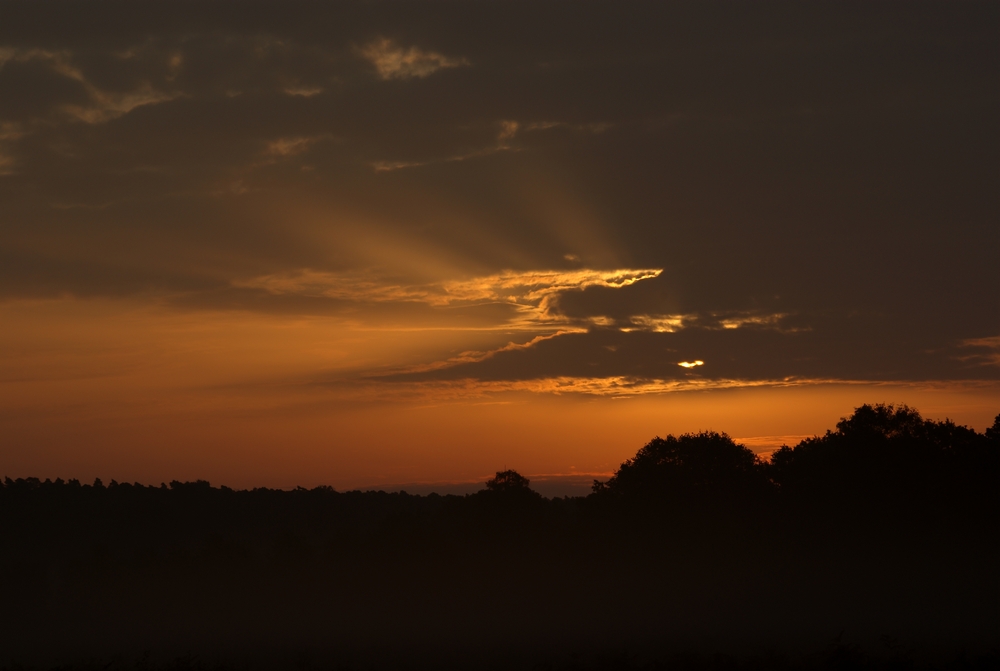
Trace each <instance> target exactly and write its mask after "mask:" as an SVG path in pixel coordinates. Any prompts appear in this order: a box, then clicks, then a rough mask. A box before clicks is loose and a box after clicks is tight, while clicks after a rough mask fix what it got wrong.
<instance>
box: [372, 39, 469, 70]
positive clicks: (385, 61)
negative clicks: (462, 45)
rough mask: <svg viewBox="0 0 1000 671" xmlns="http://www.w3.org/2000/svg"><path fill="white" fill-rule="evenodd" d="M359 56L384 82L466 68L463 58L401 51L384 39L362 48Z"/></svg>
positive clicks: (410, 48) (416, 51)
mask: <svg viewBox="0 0 1000 671" xmlns="http://www.w3.org/2000/svg"><path fill="white" fill-rule="evenodd" d="M360 53H361V55H362V56H363V57H364V58H366V59H367V60H368V61H370V62H371V64H372V65H374V66H375V69H376V71H377V72H378V76H379V77H380V78H381V79H385V80H389V79H412V78H414V77H416V78H423V77H428V76H430V75H432V74H434V73H435V72H437V71H438V70H444V69H448V68H458V67H465V66H468V65H470V63H469V60H468V59H467V58H462V57H457V58H455V57H451V56H445V55H444V54H440V53H437V52H435V51H425V50H423V49H421V48H419V47H415V46H413V47H409V48H403V47H400V46H398V45H397V44H396V43H395V42H393V41H392V40H390V39H388V38H384V37H383V38H380V39H377V40H375V41H374V42H371V43H370V44H368V45H366V46H364V47H362V48H361V50H360Z"/></svg>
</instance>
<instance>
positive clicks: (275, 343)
mask: <svg viewBox="0 0 1000 671" xmlns="http://www.w3.org/2000/svg"><path fill="white" fill-rule="evenodd" d="M998 54H1000V5H998V4H997V3H995V2H990V3H976V2H954V3H919V2H907V3H873V2H863V3H862V2H857V3H844V2H830V3H821V2H803V3H788V4H783V3H749V2H739V3H737V2H733V3H722V2H704V3H702V2H699V3H683V4H670V3H662V2H650V3H645V2H636V3H617V2H604V3H591V2H548V3H546V2H437V3H416V2H409V1H407V2H398V3H378V2H364V3H318V2H308V3H302V2H299V3H295V2H281V3H277V2H270V3H262V2H247V3H240V4H236V3H222V2H219V3H205V2H179V1H171V2H137V3H133V2H128V3H125V2H102V3H89V2H45V3H39V2H3V3H2V4H0V477H3V476H5V475H6V476H10V477H27V476H37V477H41V478H46V477H50V478H55V477H62V478H64V479H65V478H74V477H75V478H80V479H82V480H92V479H93V478H94V477H101V478H103V479H104V480H105V482H107V481H108V480H110V479H112V478H114V479H117V480H119V481H122V480H127V481H130V482H131V481H139V482H143V483H154V484H158V483H159V482H161V481H170V480H173V479H179V480H193V479H196V478H202V479H208V480H210V481H212V483H213V484H225V485H229V486H233V487H253V486H268V487H293V486H296V485H303V486H308V487H312V486H315V485H319V484H330V485H333V486H334V487H337V488H338V489H349V488H354V487H378V486H384V487H390V486H393V485H401V484H410V485H411V487H410V490H411V491H414V487H413V486H412V485H413V484H414V483H424V484H425V485H426V483H438V484H437V485H434V486H437V487H438V489H439V491H443V489H442V487H444V485H443V484H440V483H463V482H481V481H482V480H483V479H484V478H486V477H489V476H490V475H491V474H492V473H493V472H494V471H497V470H500V469H502V468H504V467H507V468H515V469H517V470H518V471H520V472H521V473H524V474H526V475H529V477H532V479H533V481H534V482H536V483H538V484H545V483H547V484H546V486H547V487H548V488H549V489H547V490H545V491H547V492H554V493H558V492H571V491H573V492H575V491H581V492H584V491H585V490H586V483H589V482H590V480H592V479H593V477H600V476H599V475H595V474H603V473H608V472H610V471H612V470H614V469H615V468H616V467H617V466H618V464H619V463H620V462H621V461H622V460H624V459H626V458H628V457H629V456H631V455H633V454H634V453H635V451H636V450H637V449H638V448H639V447H641V446H642V445H643V444H644V443H645V442H647V441H648V440H649V439H650V438H652V437H653V436H655V435H666V434H667V433H675V434H676V433H680V432H685V431H697V430H702V429H715V430H720V431H726V432H728V433H729V434H730V435H732V436H733V437H735V438H738V439H740V440H742V441H744V442H745V443H746V444H747V445H748V446H750V447H751V448H753V449H754V450H755V451H758V452H761V453H767V452H769V451H770V450H773V449H775V448H776V447H777V446H780V445H781V444H782V443H789V444H794V443H795V442H797V441H798V440H800V439H801V438H802V437H805V436H810V435H813V434H816V433H822V432H823V431H825V430H826V429H829V428H832V427H833V426H834V424H835V423H836V421H837V420H838V419H839V418H840V417H842V416H845V415H848V414H850V412H851V411H852V410H853V408H854V407H855V406H857V405H860V404H861V403H865V402H869V403H874V402H896V403H906V404H909V405H911V406H913V407H916V408H917V409H918V410H920V411H921V412H922V413H923V414H924V415H925V416H926V417H929V418H933V419H944V418H945V417H949V418H951V419H953V420H955V421H956V422H958V423H961V424H968V425H970V426H972V427H973V428H975V429H977V430H979V431H982V430H983V429H984V428H985V427H986V426H988V425H991V424H992V422H993V418H994V417H995V416H996V415H997V413H998V412H1000V218H998V214H1000V195H998V194H1000V123H998V122H1000V57H998ZM426 486H432V485H426ZM574 488H575V489H574ZM581 488H582V489H581Z"/></svg>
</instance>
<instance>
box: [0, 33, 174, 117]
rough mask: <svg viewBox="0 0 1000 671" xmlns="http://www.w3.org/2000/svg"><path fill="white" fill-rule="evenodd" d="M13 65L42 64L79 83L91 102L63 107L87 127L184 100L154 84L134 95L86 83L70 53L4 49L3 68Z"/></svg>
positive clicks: (0, 54)
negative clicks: (163, 103) (24, 63)
mask: <svg viewBox="0 0 1000 671" xmlns="http://www.w3.org/2000/svg"><path fill="white" fill-rule="evenodd" d="M178 58H179V56H178V55H177V54H173V55H171V56H170V58H169V59H168V66H171V67H174V69H176V67H179V66H180V62H181V61H179V60H178ZM10 61H41V62H43V63H45V64H46V65H48V67H49V68H51V69H52V71H53V72H56V73H58V74H60V75H62V76H63V77H66V78H68V79H72V80H73V81H76V82H78V83H79V84H80V85H81V86H82V87H83V89H84V90H85V91H86V93H87V97H88V98H89V102H88V104H86V105H74V104H68V105H63V106H62V108H61V110H62V112H63V113H65V114H67V115H69V116H70V117H73V118H75V119H77V120H79V121H83V122H85V123H88V124H98V123H104V122H106V121H111V120H112V119H117V118H118V117H120V116H124V115H125V114H128V113H129V112H131V111H132V110H134V109H136V108H137V107H142V106H144V105H155V104H157V103H162V102H167V101H169V100H174V99H175V98H179V97H180V96H181V94H180V93H177V92H167V91H161V90H158V89H156V88H154V87H153V86H152V85H151V84H149V83H148V82H147V83H143V84H142V85H140V86H139V87H137V88H135V89H134V90H132V91H105V90H103V89H101V88H99V87H98V86H96V85H95V84H93V83H92V82H90V80H88V79H87V77H86V76H85V75H84V73H83V71H82V70H80V68H78V67H77V66H76V65H74V63H73V54H72V53H71V52H69V51H65V50H61V51H51V50H47V49H10V48H8V49H5V50H0V67H3V66H4V65H5V64H6V63H7V62H10Z"/></svg>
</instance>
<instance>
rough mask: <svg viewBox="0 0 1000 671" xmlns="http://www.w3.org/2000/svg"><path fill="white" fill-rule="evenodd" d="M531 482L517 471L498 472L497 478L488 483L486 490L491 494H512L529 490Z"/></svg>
mask: <svg viewBox="0 0 1000 671" xmlns="http://www.w3.org/2000/svg"><path fill="white" fill-rule="evenodd" d="M530 484H531V481H530V480H528V478H526V477H524V476H523V475H521V474H520V473H518V472H517V471H513V470H506V471H497V474H496V476H494V477H492V478H490V479H489V480H487V481H486V489H488V490H490V491H491V492H510V491H519V490H525V489H529V487H528V485H530Z"/></svg>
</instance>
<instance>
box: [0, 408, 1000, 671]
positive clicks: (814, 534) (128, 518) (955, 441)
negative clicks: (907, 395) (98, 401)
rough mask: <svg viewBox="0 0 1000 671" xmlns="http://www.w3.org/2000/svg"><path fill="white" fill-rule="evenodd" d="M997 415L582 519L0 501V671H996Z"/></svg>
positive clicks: (722, 464)
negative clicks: (980, 423)
mask: <svg viewBox="0 0 1000 671" xmlns="http://www.w3.org/2000/svg"><path fill="white" fill-rule="evenodd" d="M998 466H1000V417H998V423H997V424H996V425H994V427H993V428H992V429H990V430H988V431H987V432H986V433H985V434H978V433H976V432H975V431H972V430H971V429H967V428H964V427H958V426H955V425H953V424H951V423H948V422H940V423H939V422H930V421H924V420H922V419H921V418H920V417H919V415H917V414H916V413H915V412H913V411H911V410H909V409H906V408H902V409H901V408H892V407H886V406H874V407H873V406H862V407H861V408H859V409H858V410H857V411H856V412H855V414H854V415H853V416H852V417H850V418H847V419H846V420H844V421H842V422H841V423H840V424H838V427H837V429H836V430H835V431H832V432H828V433H827V434H826V435H825V436H822V437H819V438H815V439H811V440H808V441H804V442H803V443H801V444H799V445H798V446H796V447H795V448H794V449H791V448H789V449H784V450H782V451H780V452H778V453H777V454H776V455H775V456H774V458H773V459H772V461H771V462H769V463H762V462H760V461H759V460H757V459H756V458H755V457H754V455H753V454H752V453H751V452H749V451H748V450H746V449H745V448H743V447H742V446H739V445H737V444H734V443H733V442H732V441H731V440H730V439H729V438H728V437H726V436H725V435H721V434H713V433H704V434H696V435H686V436H682V437H680V438H673V437H668V438H667V439H663V440H661V439H656V440H654V441H652V442H650V443H649V444H648V445H647V446H645V447H643V448H642V449H641V450H640V451H639V453H638V454H637V455H636V457H635V458H634V459H632V460H630V461H629V462H626V463H625V464H623V465H622V467H621V468H620V469H619V471H618V472H617V473H616V475H615V476H614V477H613V478H612V479H611V480H609V481H608V482H606V483H599V484H597V485H595V491H594V493H593V494H592V495H590V496H589V497H586V498H575V499H551V500H550V499H544V498H542V497H540V496H539V495H537V494H535V493H534V492H533V491H531V490H530V489H529V488H528V486H527V484H526V482H525V481H524V480H523V479H522V478H520V476H518V475H517V474H516V473H513V472H504V473H498V475H497V478H495V479H494V480H491V481H490V482H489V483H488V484H487V487H486V488H484V490H483V491H481V492H480V493H478V494H474V495H471V496H465V497H455V496H446V497H441V496H437V495H431V496H424V497H419V496H408V495H406V494H403V493H400V494H386V493H382V492H378V493H373V492H368V493H361V492H346V493H340V492H335V491H333V490H331V489H328V488H317V489H313V490H304V489H299V490H295V491H276V490H265V489H258V490H253V491H233V490H230V489H227V488H213V487H211V486H209V484H208V483H204V482H196V483H176V482H175V483H172V484H171V485H170V486H160V487H143V486H140V485H130V484H118V483H111V484H110V485H108V486H104V485H101V484H99V483H98V484H95V485H81V484H79V483H77V482H75V481H70V482H62V481H55V482H49V481H45V482H39V481H38V480H34V479H26V480H16V481H12V480H9V479H8V480H7V481H6V483H5V485H4V486H3V487H2V488H0V598H2V602H0V668H10V669H14V668H52V667H60V668H64V669H71V668H72V669H76V668H81V669H83V668H88V669H89V668H95V669H96V668H109V669H111V668H114V669H154V668H169V669H187V668H206V669H210V668H217V667H219V668H241V669H242V668H248V669H249V668H252V669H257V668H349V669H355V668H356V669H366V668H477V669H479V668H481V669H506V668H539V669H550V668H551V669H604V668H608V669H611V668H615V669H632V668H650V669H653V668H677V669H685V668H692V669H757V668H787V669H793V668H899V669H916V668H954V669H975V668H996V666H997V665H998V664H1000V654H998V650H1000V569H998V568H997V567H998V566H1000V532H998V529H1000V514H998V512H1000V506H998V500H1000V494H998V491H1000V490H998V484H1000V467H998Z"/></svg>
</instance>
